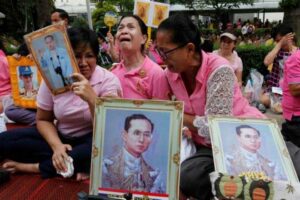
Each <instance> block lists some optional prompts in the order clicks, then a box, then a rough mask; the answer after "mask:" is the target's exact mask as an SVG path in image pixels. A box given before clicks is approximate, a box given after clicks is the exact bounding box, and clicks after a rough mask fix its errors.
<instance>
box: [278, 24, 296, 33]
mask: <svg viewBox="0 0 300 200" xmlns="http://www.w3.org/2000/svg"><path fill="white" fill-rule="evenodd" d="M292 32H294V30H293V28H292V27H290V26H287V25H285V24H282V25H279V26H278V27H277V35H280V36H285V35H286V34H288V33H292Z"/></svg>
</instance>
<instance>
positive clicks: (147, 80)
mask: <svg viewBox="0 0 300 200" xmlns="http://www.w3.org/2000/svg"><path fill="white" fill-rule="evenodd" d="M146 41H147V26H146V25H145V23H144V22H143V21H142V20H141V19H140V18H139V17H138V16H136V15H129V16H124V17H122V19H121V20H120V23H119V25H118V31H117V34H116V43H117V45H118V46H119V49H120V53H121V54H122V55H123V59H122V61H121V62H120V63H119V64H118V65H115V66H114V67H113V68H112V69H111V71H112V73H114V74H115V75H116V76H117V77H118V78H119V79H120V82H121V85H122V89H123V97H124V98H127V99H169V98H170V97H169V96H170V94H169V91H170V90H169V86H168V82H167V79H166V77H165V73H164V71H163V69H162V68H161V67H160V66H159V65H158V64H156V63H155V62H153V61H152V60H151V59H150V58H149V57H148V56H147V55H145V54H144V49H145V44H146Z"/></svg>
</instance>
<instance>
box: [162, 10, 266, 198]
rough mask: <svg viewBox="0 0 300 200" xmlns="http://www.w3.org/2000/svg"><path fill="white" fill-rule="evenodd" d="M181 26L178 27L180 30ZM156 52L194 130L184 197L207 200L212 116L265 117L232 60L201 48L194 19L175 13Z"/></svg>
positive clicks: (185, 170) (183, 168)
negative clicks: (239, 78) (193, 150)
mask: <svg viewBox="0 0 300 200" xmlns="http://www.w3.org/2000/svg"><path fill="white" fill-rule="evenodd" d="M179 27H180V28H179ZM156 38H157V50H158V52H159V53H160V56H161V57H162V58H163V60H164V62H165V63H166V65H167V68H168V69H167V71H166V76H167V78H168V81H169V84H170V86H171V89H172V92H173V93H174V95H175V97H176V99H177V100H179V101H184V118H183V124H184V126H186V127H188V129H189V130H190V131H191V132H192V139H193V142H194V143H195V145H196V148H197V152H196V153H195V154H194V155H192V156H191V157H189V158H187V159H186V160H185V161H183V162H182V164H181V174H180V190H181V192H182V194H181V199H185V198H186V197H195V198H197V199H205V200H206V199H209V198H210V197H211V190H210V189H211V184H210V181H209V173H210V172H212V171H213V169H214V165H213V158H212V150H211V143H210V138H209V129H208V125H207V118H206V117H207V116H208V115H227V116H235V117H250V118H251V117H252V118H264V115H263V114H262V113H261V112H259V111H258V110H257V109H256V108H254V107H251V106H250V105H249V103H248V101H247V99H245V98H244V97H243V95H242V93H241V90H240V88H239V85H238V82H237V81H236V77H235V74H234V72H233V70H232V68H231V66H230V63H229V62H228V61H227V60H226V59H225V58H223V57H221V56H218V55H216V54H207V53H205V52H204V51H202V50H201V47H200V44H201V43H200V32H199V30H198V28H197V27H196V26H195V25H194V23H193V22H192V21H191V19H190V18H189V17H187V16H183V15H172V16H170V17H169V18H168V19H166V20H164V21H163V22H162V23H161V24H160V25H159V27H158V30H157V37H156Z"/></svg>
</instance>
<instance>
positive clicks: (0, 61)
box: [0, 41, 11, 114]
mask: <svg viewBox="0 0 300 200" xmlns="http://www.w3.org/2000/svg"><path fill="white" fill-rule="evenodd" d="M10 94H11V85H10V75H9V69H8V61H7V59H6V55H5V48H4V46H3V44H2V41H0V114H1V113H2V112H3V111H4V110H5V107H6V103H5V102H8V101H9V102H11V98H10ZM9 104H10V103H9Z"/></svg>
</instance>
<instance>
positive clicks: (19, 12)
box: [0, 0, 54, 39]
mask: <svg viewBox="0 0 300 200" xmlns="http://www.w3.org/2000/svg"><path fill="white" fill-rule="evenodd" d="M53 7H54V1H53V0H0V12H2V13H4V14H5V16H6V17H5V19H4V24H3V26H2V27H1V28H0V30H1V32H2V34H9V35H13V36H15V37H16V38H19V39H22V36H23V34H24V33H28V32H31V31H34V30H36V29H39V28H41V27H43V26H45V25H46V24H47V21H49V19H50V12H51V10H52V9H53Z"/></svg>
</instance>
